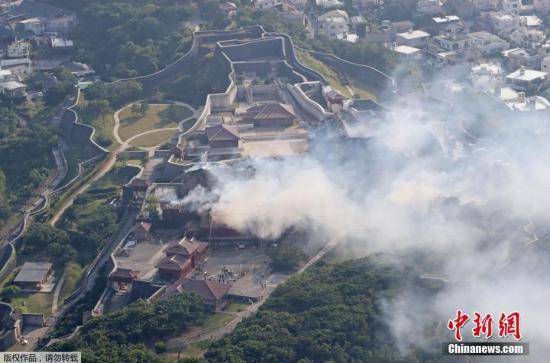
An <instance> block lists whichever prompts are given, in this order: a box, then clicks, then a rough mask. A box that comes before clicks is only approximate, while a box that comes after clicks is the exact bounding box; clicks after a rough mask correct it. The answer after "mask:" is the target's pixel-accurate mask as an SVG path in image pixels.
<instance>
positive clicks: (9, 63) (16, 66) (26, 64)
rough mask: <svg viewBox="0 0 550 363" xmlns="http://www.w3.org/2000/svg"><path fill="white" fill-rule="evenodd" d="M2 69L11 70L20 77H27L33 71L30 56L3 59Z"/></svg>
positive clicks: (0, 62)
mask: <svg viewBox="0 0 550 363" xmlns="http://www.w3.org/2000/svg"><path fill="white" fill-rule="evenodd" d="M0 69H2V70H9V71H11V73H13V74H14V75H16V76H18V77H19V78H21V79H25V78H27V77H28V76H29V75H30V74H31V73H32V62H31V60H30V59H29V58H15V59H2V60H0Z"/></svg>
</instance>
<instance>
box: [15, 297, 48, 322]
mask: <svg viewBox="0 0 550 363" xmlns="http://www.w3.org/2000/svg"><path fill="white" fill-rule="evenodd" d="M11 305H12V306H13V307H14V308H16V309H19V310H21V311H22V312H25V313H36V314H44V316H48V315H50V314H51V313H52V294H51V293H40V292H37V293H21V297H18V298H15V299H13V300H12V302H11Z"/></svg>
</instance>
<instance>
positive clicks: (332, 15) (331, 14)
mask: <svg viewBox="0 0 550 363" xmlns="http://www.w3.org/2000/svg"><path fill="white" fill-rule="evenodd" d="M337 18H343V19H345V20H348V19H349V16H348V13H346V12H345V11H344V10H340V9H337V10H331V11H328V12H326V13H324V14H323V15H320V16H319V17H318V18H317V19H318V20H326V21H331V20H332V19H337Z"/></svg>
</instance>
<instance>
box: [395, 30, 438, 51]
mask: <svg viewBox="0 0 550 363" xmlns="http://www.w3.org/2000/svg"><path fill="white" fill-rule="evenodd" d="M430 37H431V35H430V33H428V32H425V31H424V30H412V29H411V30H409V31H407V32H404V33H399V34H396V35H395V41H396V42H397V44H399V45H408V46H409V47H416V48H423V47H425V46H426V44H428V40H429V39H430Z"/></svg>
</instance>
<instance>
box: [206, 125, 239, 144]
mask: <svg viewBox="0 0 550 363" xmlns="http://www.w3.org/2000/svg"><path fill="white" fill-rule="evenodd" d="M206 135H207V137H208V140H209V141H231V140H239V139H240V137H239V135H238V133H237V130H236V129H235V128H234V127H232V126H227V125H222V124H218V125H215V126H210V127H207V128H206Z"/></svg>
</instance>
